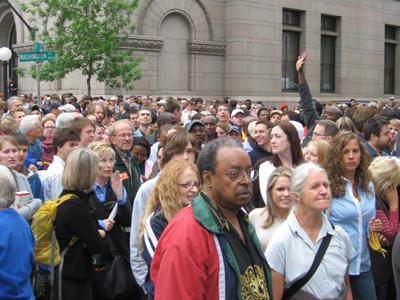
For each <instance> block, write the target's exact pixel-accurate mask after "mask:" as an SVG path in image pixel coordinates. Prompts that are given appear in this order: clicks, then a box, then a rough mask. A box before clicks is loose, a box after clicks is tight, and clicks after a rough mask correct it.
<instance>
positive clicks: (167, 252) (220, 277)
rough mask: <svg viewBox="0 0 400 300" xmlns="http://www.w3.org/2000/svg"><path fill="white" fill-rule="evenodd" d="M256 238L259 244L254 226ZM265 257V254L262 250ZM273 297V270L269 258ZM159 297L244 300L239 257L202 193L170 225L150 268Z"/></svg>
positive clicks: (158, 299)
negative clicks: (221, 229) (215, 219)
mask: <svg viewBox="0 0 400 300" xmlns="http://www.w3.org/2000/svg"><path fill="white" fill-rule="evenodd" d="M249 225H250V226H249V232H250V234H251V236H252V237H253V241H255V243H256V244H257V245H258V247H259V248H260V246H259V241H258V239H257V237H256V236H255V231H254V228H253V226H252V225H251V224H249ZM260 254H261V256H262V257H263V258H264V255H263V254H262V253H261V250H260ZM264 269H265V270H266V273H267V281H268V282H267V285H268V291H269V294H270V295H269V297H270V299H271V300H272V299H273V296H272V283H271V273H270V269H269V267H268V265H267V263H266V261H265V263H264ZM150 276H151V280H152V281H153V283H154V296H155V299H157V300H160V299H191V300H195V299H207V300H213V299H215V300H218V299H241V298H242V297H241V279H240V274H239V267H238V265H237V262H236V259H235V256H234V255H233V252H232V250H231V249H230V247H229V245H228V242H227V240H226V237H225V235H224V234H223V232H222V231H220V229H219V227H218V226H217V224H216V223H215V221H214V218H213V216H212V215H211V211H210V210H209V209H208V207H207V205H206V203H205V201H204V200H203V199H202V198H201V195H199V196H198V197H197V198H195V199H194V200H193V202H192V206H189V207H187V208H184V209H183V210H181V211H180V212H179V213H178V214H177V215H176V216H175V217H174V218H173V219H172V220H171V222H170V223H169V224H168V226H167V228H166V229H165V230H164V232H163V234H162V235H161V238H160V240H159V242H158V244H157V247H156V250H155V253H154V257H153V260H152V264H151V269H150Z"/></svg>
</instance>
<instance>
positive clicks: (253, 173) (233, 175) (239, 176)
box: [213, 168, 258, 182]
mask: <svg viewBox="0 0 400 300" xmlns="http://www.w3.org/2000/svg"><path fill="white" fill-rule="evenodd" d="M213 169H214V170H216V171H219V172H222V173H224V174H226V175H228V176H229V178H230V179H231V180H232V181H233V182H240V181H242V180H243V178H244V176H245V175H246V174H247V176H249V178H250V180H251V181H254V180H256V179H257V177H258V171H257V170H249V171H235V172H225V171H222V170H220V169H217V168H213Z"/></svg>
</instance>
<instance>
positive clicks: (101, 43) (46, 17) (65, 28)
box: [21, 0, 144, 94]
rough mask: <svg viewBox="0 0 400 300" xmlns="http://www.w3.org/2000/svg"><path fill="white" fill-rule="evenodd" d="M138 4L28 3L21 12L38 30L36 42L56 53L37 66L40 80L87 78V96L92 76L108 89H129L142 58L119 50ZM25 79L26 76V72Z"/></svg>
mask: <svg viewBox="0 0 400 300" xmlns="http://www.w3.org/2000/svg"><path fill="white" fill-rule="evenodd" d="M138 3H139V1H138V0H32V1H31V2H30V5H29V6H27V5H22V6H21V9H22V10H24V11H25V12H28V13H30V14H31V15H32V20H31V21H38V20H40V22H41V23H42V25H43V28H44V29H43V30H42V31H41V32H40V34H39V35H37V39H39V40H41V41H43V43H44V44H45V46H46V48H47V49H50V50H54V51H56V60H55V61H48V62H45V63H42V64H41V71H40V79H41V80H44V81H53V80H56V79H60V78H65V77H66V76H67V75H68V74H69V73H71V72H73V71H75V70H81V72H82V74H83V75H85V76H86V77H87V79H88V80H87V82H88V94H90V89H91V86H90V80H91V78H92V77H93V76H95V77H96V79H97V80H98V81H100V82H105V83H106V84H107V85H108V86H110V87H112V88H121V87H123V88H126V89H128V90H129V89H133V88H134V86H133V81H135V80H138V79H140V78H141V76H142V72H141V71H142V70H141V68H140V67H139V64H140V63H141V62H142V61H143V60H144V57H143V56H135V55H134V49H133V48H130V49H121V44H122V43H124V42H126V41H128V39H129V36H130V35H131V34H132V33H133V31H134V29H135V27H136V24H133V23H132V20H131V15H132V14H133V12H134V10H135V9H136V8H137V6H138ZM29 73H31V72H29Z"/></svg>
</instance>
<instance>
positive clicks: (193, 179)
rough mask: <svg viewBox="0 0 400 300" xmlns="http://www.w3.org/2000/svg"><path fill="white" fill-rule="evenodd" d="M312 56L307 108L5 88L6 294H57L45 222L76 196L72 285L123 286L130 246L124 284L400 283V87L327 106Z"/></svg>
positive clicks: (59, 223)
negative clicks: (46, 212) (42, 255)
mask: <svg viewBox="0 0 400 300" xmlns="http://www.w3.org/2000/svg"><path fill="white" fill-rule="evenodd" d="M306 58H307V53H303V54H302V55H301V56H299V58H298V61H297V64H296V69H297V71H298V82H299V84H298V90H299V95H300V105H299V106H294V107H293V108H292V109H290V108H289V106H288V105H287V104H282V105H281V107H279V108H278V109H277V108H276V107H270V108H268V107H265V106H263V105H262V103H256V104H255V103H253V102H252V101H251V100H250V99H248V100H246V101H245V102H244V103H243V104H239V103H238V102H237V101H235V100H233V99H230V98H228V97H226V98H225V99H223V100H221V101H219V100H218V99H213V100H212V101H211V102H209V103H207V102H206V101H204V100H203V99H201V98H193V99H190V100H187V99H185V98H177V99H174V98H167V99H163V98H158V99H153V98H152V97H151V96H150V95H148V96H146V97H141V96H131V97H129V98H127V99H124V97H122V95H118V96H112V97H110V98H109V99H104V98H102V97H83V98H82V99H80V101H78V99H77V98H76V97H75V96H73V95H72V94H64V95H62V97H61V98H60V97H59V96H58V95H56V94H53V95H44V96H41V97H36V95H31V94H30V95H25V94H21V96H20V97H16V96H12V97H10V98H9V99H6V100H7V101H3V102H2V103H1V105H2V106H1V108H2V111H3V116H2V118H1V124H0V131H1V133H0V185H1V189H0V214H1V216H2V217H1V218H0V227H1V228H2V229H3V235H4V237H3V238H2V239H1V240H0V248H2V249H3V251H1V253H0V260H1V261H2V262H3V263H2V264H0V299H35V298H36V299H44V298H43V297H44V296H45V293H44V286H43V285H42V283H43V282H45V281H46V280H47V278H48V276H49V271H48V267H47V266H44V265H41V264H37V263H36V262H35V256H34V252H33V247H34V244H35V235H34V234H33V233H32V230H31V229H30V227H29V224H30V223H31V222H32V218H33V216H34V214H35V213H36V212H37V211H38V210H39V209H40V208H41V207H42V205H43V203H45V202H46V201H51V200H55V199H60V198H61V197H63V198H68V200H66V201H64V202H62V204H60V205H59V206H58V208H57V213H56V217H55V221H54V226H55V232H56V239H57V241H58V244H59V246H60V252H61V253H63V255H64V256H63V264H62V267H61V266H57V267H56V271H59V273H58V274H59V275H58V278H57V284H56V285H55V288H54V290H55V293H56V294H58V295H59V296H60V297H62V299H74V300H76V299H84V300H88V299H110V298H107V297H106V295H105V293H104V290H102V289H99V288H98V284H96V282H98V280H99V278H98V275H99V270H101V269H102V268H103V267H104V266H105V265H106V264H107V263H108V262H110V261H112V260H113V259H114V257H115V253H118V254H119V255H120V256H121V257H123V258H124V260H123V263H125V264H126V266H127V267H128V269H130V270H131V271H132V274H131V276H132V275H133V277H132V281H133V283H132V284H131V286H130V288H129V289H127V290H126V291H125V293H124V294H123V295H122V296H120V297H119V298H118V299H172V298H176V299H278V300H280V299H327V300H328V299H360V300H365V299H367V300H374V299H378V300H386V299H389V300H390V299H396V295H397V297H398V299H400V253H399V252H398V251H396V249H398V247H399V245H400V238H399V237H398V233H399V232H400V225H399V197H398V191H399V189H398V187H399V185H400V160H399V159H398V158H397V157H400V141H399V140H400V135H398V134H397V133H398V131H399V129H400V110H399V109H398V107H397V104H396V103H395V102H394V99H391V100H390V104H388V105H386V106H384V105H382V104H380V103H370V104H369V105H362V104H357V101H356V100H355V99H352V100H351V101H350V104H349V105H344V106H343V105H338V104H336V103H334V102H329V103H327V104H325V105H324V106H322V105H321V104H320V103H319V102H318V101H316V100H314V99H313V98H312V94H311V91H310V88H309V86H308V84H307V80H306V76H305V70H304V69H305V68H304V67H305V64H306ZM14 88H18V87H17V86H16V85H15V87H14ZM14 92H15V91H14ZM24 197H25V198H24ZM21 199H26V200H25V201H22V200H21ZM115 211H116V214H115ZM376 235H377V236H378V239H379V243H380V246H379V248H382V249H383V250H382V251H386V254H385V255H382V253H380V252H378V251H376V245H374V246H373V245H372V244H370V243H369V239H371V237H375V236H376ZM72 241H73V242H72ZM64 250H65V251H64ZM32 278H35V280H32ZM40 279H44V280H40ZM127 280H128V279H127ZM32 283H34V284H33V287H32ZM103 288H104V287H103Z"/></svg>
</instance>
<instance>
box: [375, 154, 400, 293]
mask: <svg viewBox="0 0 400 300" xmlns="http://www.w3.org/2000/svg"><path fill="white" fill-rule="evenodd" d="M399 164H400V161H399V160H398V159H397V158H395V157H389V156H379V157H377V158H375V159H374V160H373V161H372V163H371V165H370V167H369V171H370V172H371V174H372V182H373V183H374V187H375V194H376V197H375V202H376V218H377V219H379V220H381V221H382V225H383V228H382V231H381V232H380V234H379V238H380V240H381V241H382V243H383V244H384V245H386V246H387V247H384V248H385V249H386V250H387V253H386V257H385V258H384V257H383V256H382V254H381V253H379V252H376V251H373V250H372V249H371V248H370V251H369V252H370V256H371V272H372V276H373V277H374V282H375V290H376V295H377V297H378V299H386V295H387V292H388V284H389V282H390V281H391V279H392V277H393V269H392V244H393V242H394V240H395V238H396V236H397V234H398V233H399V232H400V225H399V197H398V194H397V189H396V186H398V185H399V184H400V165H399ZM389 245H390V246H389Z"/></svg>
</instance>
